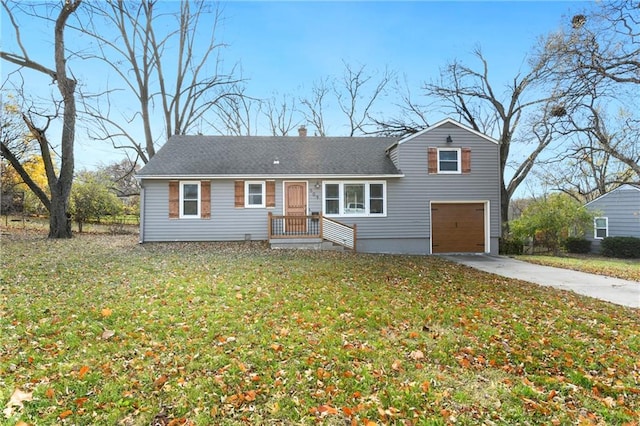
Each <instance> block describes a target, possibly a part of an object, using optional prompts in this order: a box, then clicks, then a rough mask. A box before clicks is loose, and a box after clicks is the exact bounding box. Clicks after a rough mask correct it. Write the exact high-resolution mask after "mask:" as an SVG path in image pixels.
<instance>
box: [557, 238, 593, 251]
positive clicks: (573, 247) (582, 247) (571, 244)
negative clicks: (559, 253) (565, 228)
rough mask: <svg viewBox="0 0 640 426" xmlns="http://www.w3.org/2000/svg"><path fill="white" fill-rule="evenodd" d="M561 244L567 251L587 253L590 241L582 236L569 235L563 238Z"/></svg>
mask: <svg viewBox="0 0 640 426" xmlns="http://www.w3.org/2000/svg"><path fill="white" fill-rule="evenodd" d="M563 245H564V248H565V249H567V251H568V252H569V253H589V252H590V251H591V241H589V240H585V239H584V238H578V237H569V238H567V239H566V240H564V243H563Z"/></svg>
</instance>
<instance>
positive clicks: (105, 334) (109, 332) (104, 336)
mask: <svg viewBox="0 0 640 426" xmlns="http://www.w3.org/2000/svg"><path fill="white" fill-rule="evenodd" d="M115 334H116V332H115V331H113V330H105V331H104V332H102V339H103V340H107V339H109V338H111V337H113V336H114V335H115Z"/></svg>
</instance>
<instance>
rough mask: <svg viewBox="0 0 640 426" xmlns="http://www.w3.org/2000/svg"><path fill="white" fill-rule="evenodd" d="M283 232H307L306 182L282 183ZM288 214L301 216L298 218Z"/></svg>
mask: <svg viewBox="0 0 640 426" xmlns="http://www.w3.org/2000/svg"><path fill="white" fill-rule="evenodd" d="M284 198H285V210H284V215H285V216H287V219H286V220H285V232H287V233H288V234H289V233H290V234H304V233H306V232H307V182H285V183H284ZM290 216H302V217H301V218H300V219H296V218H292V217H290Z"/></svg>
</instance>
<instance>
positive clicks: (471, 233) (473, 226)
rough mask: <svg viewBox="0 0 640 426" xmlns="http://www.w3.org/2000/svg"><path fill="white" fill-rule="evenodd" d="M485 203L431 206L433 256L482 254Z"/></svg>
mask: <svg viewBox="0 0 640 426" xmlns="http://www.w3.org/2000/svg"><path fill="white" fill-rule="evenodd" d="M484 240H485V238H484V204H482V203H474V204H432V205H431V243H432V251H433V253H483V252H484V251H485V249H484Z"/></svg>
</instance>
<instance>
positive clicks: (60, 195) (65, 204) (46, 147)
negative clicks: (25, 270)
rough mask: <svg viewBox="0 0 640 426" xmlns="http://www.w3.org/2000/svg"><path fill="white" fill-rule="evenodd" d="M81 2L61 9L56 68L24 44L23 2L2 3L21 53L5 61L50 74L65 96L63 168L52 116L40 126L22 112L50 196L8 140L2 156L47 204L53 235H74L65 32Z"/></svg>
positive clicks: (72, 102) (69, 0)
mask: <svg viewBox="0 0 640 426" xmlns="http://www.w3.org/2000/svg"><path fill="white" fill-rule="evenodd" d="M81 2H82V0H65V1H64V2H62V4H61V5H60V7H59V10H58V11H57V18H56V19H55V26H54V42H53V60H54V67H53V68H50V67H48V66H46V65H43V64H41V63H39V62H36V61H34V60H33V59H31V57H30V56H29V52H28V51H27V49H26V48H25V46H24V44H23V43H22V40H21V37H20V36H21V34H20V27H19V25H18V21H17V19H16V16H15V14H14V10H15V8H17V7H19V4H16V6H14V7H13V8H12V7H10V6H9V3H8V2H6V1H3V2H2V6H3V8H4V10H5V12H6V13H7V15H8V16H9V20H10V23H11V25H12V27H13V29H14V33H15V37H16V44H17V47H18V49H19V52H17V53H12V52H5V51H1V52H0V57H1V58H2V59H3V60H5V61H8V62H11V63H13V64H15V65H17V66H19V67H20V68H21V69H26V70H31V71H36V72H38V73H41V74H44V75H46V76H48V77H50V78H51V79H52V81H54V82H55V84H56V87H57V89H58V91H59V93H60V96H61V100H60V106H62V107H63V111H62V113H61V114H62V130H61V136H60V156H59V158H60V167H59V171H56V167H55V166H54V156H55V152H54V151H53V150H52V144H51V143H50V142H49V139H48V138H47V134H46V131H47V128H48V126H49V123H50V121H51V119H47V120H46V124H45V126H44V127H42V126H40V127H39V126H38V124H37V123H36V121H35V120H34V118H33V117H34V116H33V115H32V114H27V113H25V114H23V115H22V118H23V120H24V122H25V124H26V125H27V127H28V129H29V132H30V134H31V135H32V136H33V138H34V139H35V140H36V141H37V143H38V145H39V148H40V152H41V154H42V159H43V161H44V165H45V170H46V174H47V181H48V185H49V191H50V194H51V195H50V196H47V194H46V193H45V192H44V191H43V189H42V188H40V187H39V186H38V185H37V184H36V183H35V182H34V181H33V179H31V178H30V176H29V175H28V173H27V172H26V171H25V169H24V168H23V167H22V164H21V162H20V159H19V158H18V157H17V156H16V154H15V153H14V152H13V151H12V150H11V149H9V146H7V145H5V144H4V142H2V144H1V145H0V148H1V154H2V156H3V157H5V158H6V159H7V160H8V161H9V162H10V163H11V165H12V166H13V167H14V169H15V170H16V171H17V172H18V173H19V174H20V176H21V177H22V179H23V180H24V181H25V183H26V184H27V185H28V186H29V188H30V189H31V190H32V191H33V192H34V193H35V194H36V195H37V196H38V197H39V198H40V200H41V201H42V203H43V205H44V206H45V207H46V208H47V210H48V211H49V238H71V236H72V234H71V220H70V217H69V214H68V211H69V196H70V194H71V185H72V183H73V170H74V143H75V127H76V126H75V125H76V99H75V94H76V93H75V92H76V80H75V79H74V78H73V77H72V76H70V75H69V71H68V70H67V55H68V54H69V53H68V52H67V50H66V49H65V37H64V35H65V29H66V27H67V22H68V20H69V18H70V17H71V16H72V15H73V14H74V13H75V12H76V10H77V9H78V7H79V6H80V4H81ZM55 118H57V117H55Z"/></svg>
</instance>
